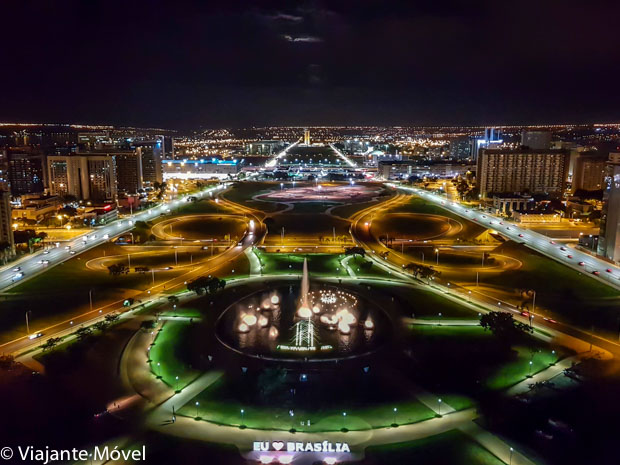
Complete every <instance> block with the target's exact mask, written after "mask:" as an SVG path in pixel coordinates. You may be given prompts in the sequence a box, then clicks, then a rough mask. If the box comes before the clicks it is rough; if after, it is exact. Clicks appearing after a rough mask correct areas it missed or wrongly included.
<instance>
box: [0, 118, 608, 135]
mask: <svg viewBox="0 0 620 465" xmlns="http://www.w3.org/2000/svg"><path fill="white" fill-rule="evenodd" d="M11 126H22V127H46V126H47V127H69V128H76V129H79V128H85V129H101V130H105V129H117V128H123V129H143V130H150V131H173V132H180V131H192V130H194V131H195V130H209V129H214V130H217V129H233V130H234V129H267V128H295V129H297V128H300V129H301V128H309V129H312V128H317V129H318V128H355V127H360V128H373V127H374V128H447V129H450V128H455V129H457V128H458V129H484V128H499V129H502V128H521V127H531V128H541V129H543V128H554V127H557V128H561V127H570V126H600V127H610V126H620V118H619V119H618V121H614V122H600V121H591V122H579V123H572V122H565V123H521V124H504V123H500V124H493V123H489V124H479V125H474V124H268V125H251V126H202V125H199V126H194V127H188V128H174V127H154V126H136V125H125V124H109V123H76V122H74V123H60V122H36V123H33V122H10V121H0V129H1V128H2V127H11Z"/></svg>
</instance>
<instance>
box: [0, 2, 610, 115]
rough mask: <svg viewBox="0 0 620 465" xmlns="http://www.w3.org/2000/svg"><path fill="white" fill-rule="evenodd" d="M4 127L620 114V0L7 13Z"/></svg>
mask: <svg viewBox="0 0 620 465" xmlns="http://www.w3.org/2000/svg"><path fill="white" fill-rule="evenodd" d="M2 13H3V14H2V16H3V19H4V21H3V27H2V28H0V40H1V41H2V44H3V51H4V52H5V53H4V54H3V57H2V68H3V71H2V73H0V89H2V94H1V95H2V99H1V101H0V120H4V121H7V120H17V119H19V120H29V121H31V120H38V121H70V122H74V121H76V122H81V121H83V122H102V123H106V122H107V123H119V124H135V125H166V126H185V127H187V126H192V125H209V126H234V125H246V124H257V125H262V124H338V123H341V124H356V123H362V122H363V123H376V124H413V123H429V124H430V123H442V122H444V123H446V124H450V123H472V124H474V123H486V122H506V123H509V122H523V121H531V122H549V121H560V122H564V121H585V120H592V119H596V120H620V110H619V109H620V93H618V92H617V91H616V88H617V83H616V81H617V76H618V75H619V74H620V73H619V72H620V48H619V47H618V46H617V44H618V43H620V29H619V28H617V26H616V24H615V23H616V18H617V17H618V15H619V14H620V4H618V3H617V2H604V1H602V0H592V1H589V2H587V3H586V2H582V1H580V2H578V1H575V0H565V1H561V2H560V1H557V0H548V1H545V2H540V1H534V0H520V1H516V0H504V1H491V0H472V1H468V2H463V1H457V0H446V1H442V2H437V1H433V0H422V1H415V2H414V1H402V2H387V1H386V2H376V1H365V0H339V1H338V2H326V1H325V2H321V1H307V2H302V3H300V4H293V3H292V2H287V1H284V0H282V1H271V2H260V4H259V3H258V2H256V3H254V2H249V1H247V0H246V1H235V0H230V1H227V2H208V1H206V2H205V1H201V2H183V4H180V3H172V2H164V1H156V0H153V1H149V2H146V1H133V2H120V1H119V2H117V1H106V2H103V1H96V0H93V1H89V2H83V1H80V0H65V1H62V2H53V4H52V3H50V2H35V3H32V2H9V3H7V4H3V12H2Z"/></svg>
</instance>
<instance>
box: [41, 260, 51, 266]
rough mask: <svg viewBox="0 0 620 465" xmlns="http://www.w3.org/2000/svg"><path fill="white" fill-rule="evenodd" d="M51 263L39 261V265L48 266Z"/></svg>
mask: <svg viewBox="0 0 620 465" xmlns="http://www.w3.org/2000/svg"><path fill="white" fill-rule="evenodd" d="M49 262H50V261H49V260H39V261H38V263H39V265H47V264H49Z"/></svg>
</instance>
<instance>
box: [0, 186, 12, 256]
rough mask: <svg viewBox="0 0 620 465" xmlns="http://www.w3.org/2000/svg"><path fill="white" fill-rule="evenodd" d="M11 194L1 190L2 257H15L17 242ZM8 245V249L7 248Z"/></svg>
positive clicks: (0, 241)
mask: <svg viewBox="0 0 620 465" xmlns="http://www.w3.org/2000/svg"><path fill="white" fill-rule="evenodd" d="M10 200H11V194H10V193H9V192H8V191H6V190H3V189H2V188H0V257H4V258H10V257H12V256H14V255H15V241H14V239H13V229H12V227H11V224H12V221H11V203H10ZM7 244H8V247H5V246H6V245H7Z"/></svg>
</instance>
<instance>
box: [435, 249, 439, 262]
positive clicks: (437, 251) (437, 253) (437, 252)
mask: <svg viewBox="0 0 620 465" xmlns="http://www.w3.org/2000/svg"><path fill="white" fill-rule="evenodd" d="M435 255H437V265H439V249H435Z"/></svg>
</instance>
